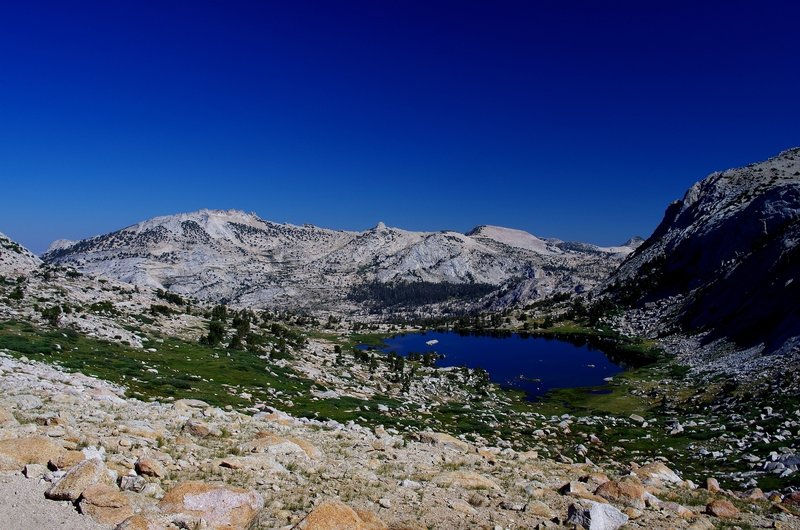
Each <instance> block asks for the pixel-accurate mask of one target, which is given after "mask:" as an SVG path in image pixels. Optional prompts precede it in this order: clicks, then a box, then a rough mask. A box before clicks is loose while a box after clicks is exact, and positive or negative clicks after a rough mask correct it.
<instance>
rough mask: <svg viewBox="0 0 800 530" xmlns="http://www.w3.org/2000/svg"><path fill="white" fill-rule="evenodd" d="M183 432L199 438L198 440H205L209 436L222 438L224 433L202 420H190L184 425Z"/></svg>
mask: <svg viewBox="0 0 800 530" xmlns="http://www.w3.org/2000/svg"><path fill="white" fill-rule="evenodd" d="M183 430H184V431H186V432H188V433H189V434H191V435H192V436H197V437H198V438H205V437H207V436H221V435H222V431H220V430H219V429H217V428H216V427H212V426H211V425H209V424H208V423H206V422H204V421H200V420H189V421H187V422H186V424H184V426H183Z"/></svg>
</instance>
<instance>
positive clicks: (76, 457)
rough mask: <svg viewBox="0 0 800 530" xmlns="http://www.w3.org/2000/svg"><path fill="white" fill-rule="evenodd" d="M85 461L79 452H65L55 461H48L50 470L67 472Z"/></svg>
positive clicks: (84, 457)
mask: <svg viewBox="0 0 800 530" xmlns="http://www.w3.org/2000/svg"><path fill="white" fill-rule="evenodd" d="M84 460H86V456H85V455H84V454H83V452H81V451H65V452H64V453H61V456H59V457H58V458H56V459H55V460H50V462H49V464H50V467H51V468H55V469H62V470H67V469H70V468H71V467H73V466H76V465H78V464H80V463H81V462H83V461H84Z"/></svg>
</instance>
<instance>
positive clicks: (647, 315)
mask: <svg viewBox="0 0 800 530" xmlns="http://www.w3.org/2000/svg"><path fill="white" fill-rule="evenodd" d="M799 280H800V148H796V149H790V150H787V151H784V152H782V153H781V154H779V155H778V156H776V157H774V158H771V159H769V160H767V161H765V162H761V163H758V164H750V165H748V166H746V167H742V168H737V169H730V170H727V171H723V172H719V173H713V174H712V175H710V176H709V177H707V178H706V179H704V180H702V181H700V182H698V183H697V184H695V185H694V186H692V187H691V188H690V189H689V190H688V191H687V192H686V195H685V196H684V198H683V199H682V200H680V201H676V202H674V203H672V204H671V205H670V206H669V208H667V211H666V213H665V215H664V219H663V221H662V222H661V224H660V225H659V226H658V228H656V230H655V232H654V233H653V235H651V236H650V237H649V238H648V239H647V240H646V241H645V242H644V243H643V244H642V245H641V246H640V247H639V248H638V249H637V250H636V251H635V252H634V253H633V254H631V255H630V256H629V257H628V258H627V259H626V261H625V262H624V263H623V264H622V265H621V266H620V267H619V269H618V270H616V271H615V272H614V273H613V274H612V275H611V276H610V277H609V278H608V279H607V280H606V281H605V282H604V283H603V285H602V287H601V292H602V293H603V294H604V295H605V296H608V297H609V298H611V299H613V300H615V301H617V302H620V303H621V304H623V305H626V306H630V307H633V308H637V309H639V311H638V312H635V313H634V314H633V318H631V319H628V322H626V323H623V325H622V326H623V328H624V329H626V330H628V331H629V332H633V333H640V334H641V333H642V332H649V333H651V334H667V333H672V332H674V331H678V330H685V331H690V332H692V333H697V332H706V340H707V341H713V340H715V339H719V338H726V339H731V340H733V341H734V342H735V343H736V344H737V345H738V346H739V347H754V346H755V347H758V348H759V349H760V350H762V351H764V352H775V351H783V352H789V351H797V350H798V347H800V340H798V337H800V304H798V303H797V301H798V300H800V281H799Z"/></svg>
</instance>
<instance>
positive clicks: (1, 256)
mask: <svg viewBox="0 0 800 530" xmlns="http://www.w3.org/2000/svg"><path fill="white" fill-rule="evenodd" d="M41 264H42V260H41V259H39V258H38V257H37V256H36V255H34V254H33V253H32V252H31V251H29V250H28V249H26V248H25V247H23V246H22V245H20V244H19V243H17V242H16V241H13V240H11V239H10V238H9V237H8V236H6V235H5V234H2V233H0V276H3V277H6V278H9V279H16V278H17V277H19V276H26V275H28V274H31V273H32V272H33V271H35V270H36V269H38V268H39V266H40V265H41Z"/></svg>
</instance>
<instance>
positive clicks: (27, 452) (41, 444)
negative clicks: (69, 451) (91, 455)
mask: <svg viewBox="0 0 800 530" xmlns="http://www.w3.org/2000/svg"><path fill="white" fill-rule="evenodd" d="M63 452H64V448H63V447H62V446H61V445H60V444H58V443H56V442H53V441H52V440H50V439H49V438H46V437H44V436H31V437H27V438H11V439H8V440H0V471H21V470H22V468H23V467H25V464H47V463H48V462H49V461H50V460H55V459H58V457H59V456H60V455H61V453H63Z"/></svg>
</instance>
